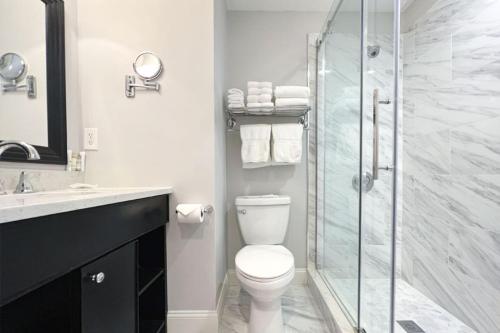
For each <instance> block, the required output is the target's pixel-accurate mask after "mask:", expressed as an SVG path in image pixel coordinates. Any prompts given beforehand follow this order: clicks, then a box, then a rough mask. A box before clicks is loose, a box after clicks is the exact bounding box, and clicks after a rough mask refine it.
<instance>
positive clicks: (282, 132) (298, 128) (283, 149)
mask: <svg viewBox="0 0 500 333" xmlns="http://www.w3.org/2000/svg"><path fill="white" fill-rule="evenodd" d="M303 131H304V127H303V126H302V125H301V124H274V125H272V133H273V148H272V155H273V163H280V164H281V165H283V164H284V163H285V164H298V163H300V161H301V159H302V133H303Z"/></svg>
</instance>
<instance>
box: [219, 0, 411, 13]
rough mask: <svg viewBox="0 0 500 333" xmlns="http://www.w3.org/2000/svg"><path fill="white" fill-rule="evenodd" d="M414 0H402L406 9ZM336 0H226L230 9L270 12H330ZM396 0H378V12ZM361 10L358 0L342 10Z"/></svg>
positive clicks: (388, 9)
mask: <svg viewBox="0 0 500 333" xmlns="http://www.w3.org/2000/svg"><path fill="white" fill-rule="evenodd" d="M413 1H414V0H401V8H402V9H403V10H404V9H406V8H407V7H408V6H409V5H410V3H411V2H413ZM333 2H334V0H226V4H227V9H228V10H235V11H236V10H241V11H266V12H267V11H269V12H328V11H329V10H330V7H331V6H332V3H333ZM335 2H337V1H335ZM393 2H394V0H377V1H376V4H377V8H376V11H377V12H391V11H392V8H393ZM356 10H359V2H358V1H356V0H344V3H343V4H342V11H356Z"/></svg>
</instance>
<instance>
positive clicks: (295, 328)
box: [219, 285, 329, 333]
mask: <svg viewBox="0 0 500 333" xmlns="http://www.w3.org/2000/svg"><path fill="white" fill-rule="evenodd" d="M282 304H283V321H284V322H285V332H286V333H297V332H307V333H313V332H314V333H328V332H329V331H328V327H327V326H326V323H325V322H324V320H323V318H322V315H321V312H320V310H319V308H318V306H317V305H316V303H315V301H314V298H313V296H312V294H311V291H310V290H309V288H308V287H307V286H305V285H293V286H291V287H290V289H289V290H288V291H287V292H286V293H285V295H284V296H283V299H282ZM249 313H250V295H248V293H247V292H245V291H244V290H243V289H241V288H240V286H238V285H232V286H229V290H228V292H227V295H226V299H225V303H224V310H223V313H222V322H221V325H220V326H221V329H220V330H219V333H246V332H247V322H248V317H249Z"/></svg>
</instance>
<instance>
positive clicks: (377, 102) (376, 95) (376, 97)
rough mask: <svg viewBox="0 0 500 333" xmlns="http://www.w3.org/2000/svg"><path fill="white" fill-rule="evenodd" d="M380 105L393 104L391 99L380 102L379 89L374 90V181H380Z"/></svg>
mask: <svg viewBox="0 0 500 333" xmlns="http://www.w3.org/2000/svg"><path fill="white" fill-rule="evenodd" d="M380 104H391V101H390V100H389V99H386V100H383V101H381V100H379V92H378V89H373V159H372V161H373V164H372V176H373V180H377V179H378V170H379V169H380V168H379V167H378V155H379V114H378V113H379V112H378V106H379V105H380Z"/></svg>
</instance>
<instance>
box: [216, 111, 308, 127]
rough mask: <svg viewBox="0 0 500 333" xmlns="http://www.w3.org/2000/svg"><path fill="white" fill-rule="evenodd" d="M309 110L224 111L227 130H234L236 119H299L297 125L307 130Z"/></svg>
mask: <svg viewBox="0 0 500 333" xmlns="http://www.w3.org/2000/svg"><path fill="white" fill-rule="evenodd" d="M310 110H311V108H310V107H289V108H277V107H274V108H272V109H271V110H269V111H254V110H249V109H248V108H241V109H226V114H227V129H228V130H236V125H237V124H238V122H237V120H236V118H237V117H294V118H299V123H300V124H302V125H304V129H308V128H309V111H310Z"/></svg>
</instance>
